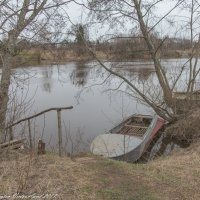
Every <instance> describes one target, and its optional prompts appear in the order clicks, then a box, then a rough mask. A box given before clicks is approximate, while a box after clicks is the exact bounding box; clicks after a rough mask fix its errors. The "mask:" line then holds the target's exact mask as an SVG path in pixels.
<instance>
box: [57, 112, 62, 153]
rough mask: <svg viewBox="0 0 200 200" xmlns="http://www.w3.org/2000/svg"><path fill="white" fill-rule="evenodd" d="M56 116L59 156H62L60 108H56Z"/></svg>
mask: <svg viewBox="0 0 200 200" xmlns="http://www.w3.org/2000/svg"><path fill="white" fill-rule="evenodd" d="M57 117H58V146H59V156H62V125H61V109H57Z"/></svg>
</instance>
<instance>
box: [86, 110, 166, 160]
mask: <svg viewBox="0 0 200 200" xmlns="http://www.w3.org/2000/svg"><path fill="white" fill-rule="evenodd" d="M164 123H165V120H164V119H162V118H161V117H159V116H158V115H154V116H150V115H139V114H135V115H132V116H130V117H128V118H127V119H125V120H123V121H122V122H121V123H120V124H118V125H117V126H115V127H114V128H113V129H111V130H110V131H109V132H108V133H106V134H101V135H99V136H97V137H96V138H95V139H94V140H93V141H92V143H91V146H90V151H91V152H92V153H93V154H95V155H101V156H103V157H107V158H112V159H116V160H124V161H128V162H135V161H137V160H138V159H139V158H140V157H141V156H142V155H143V154H144V152H145V151H146V150H147V148H148V147H149V145H150V143H151V141H152V140H153V139H154V137H155V136H156V135H157V133H158V132H159V130H160V129H161V128H162V127H163V125H164Z"/></svg>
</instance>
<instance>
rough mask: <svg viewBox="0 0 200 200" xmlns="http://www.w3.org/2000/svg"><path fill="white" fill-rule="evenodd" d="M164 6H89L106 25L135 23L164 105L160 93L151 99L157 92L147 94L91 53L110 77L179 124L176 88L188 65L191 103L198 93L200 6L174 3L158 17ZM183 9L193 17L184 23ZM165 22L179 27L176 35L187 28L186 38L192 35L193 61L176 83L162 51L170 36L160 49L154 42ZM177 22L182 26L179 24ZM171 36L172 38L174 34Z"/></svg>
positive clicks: (136, 0) (136, 2)
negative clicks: (144, 44) (196, 83)
mask: <svg viewBox="0 0 200 200" xmlns="http://www.w3.org/2000/svg"><path fill="white" fill-rule="evenodd" d="M161 2H162V3H163V2H165V1H162V0H151V1H145V0H122V1H119V0H117V1H112V0H108V1H107V0H105V1H102V0H91V1H89V4H88V7H89V9H90V10H91V15H92V16H93V17H94V16H96V17H97V19H98V20H99V21H100V22H101V23H103V22H105V21H106V22H110V23H111V24H112V26H119V25H121V24H122V25H123V26H125V25H126V21H127V20H128V21H130V22H131V25H132V29H133V28H134V30H135V31H136V32H139V33H141V35H142V36H141V39H143V40H144V41H145V43H146V46H147V49H148V51H149V54H150V56H151V60H152V62H153V65H154V68H155V73H156V77H157V79H158V86H159V87H158V88H157V89H160V93H159V95H160V97H161V99H162V100H161V101H157V100H156V99H158V96H156V98H155V93H157V92H156V91H152V93H151V95H149V93H150V92H151V90H153V89H152V87H151V86H150V87H148V90H149V91H147V90H145V92H144V87H143V88H142V89H141V88H140V87H138V85H137V84H136V83H135V82H134V81H132V80H131V79H128V78H127V77H126V76H124V75H123V74H122V73H120V72H119V71H117V70H116V69H115V68H111V67H109V66H108V65H106V63H104V62H102V61H101V60H100V59H98V57H97V56H96V54H95V52H94V51H93V50H92V49H90V52H91V53H92V54H93V56H94V57H95V58H96V59H97V61H98V62H99V63H100V65H101V66H102V67H103V68H104V69H106V70H107V71H108V72H109V73H111V74H113V75H115V76H117V77H119V78H120V79H122V81H123V82H125V83H126V84H128V86H129V88H131V90H132V92H135V93H137V94H139V96H140V97H141V98H142V99H143V101H145V102H146V103H147V104H148V105H150V106H151V107H152V108H153V109H154V111H155V112H156V113H157V114H158V115H160V116H161V117H163V118H164V119H166V120H168V121H169V122H173V121H176V120H177V118H178V117H179V113H178V112H177V102H176V99H175V98H174V91H175V88H176V89H177V84H178V82H179V81H180V79H181V77H182V75H183V72H185V68H186V65H187V64H188V62H189V73H186V76H187V77H188V76H189V78H187V79H186V80H185V81H186V83H187V84H186V85H187V86H186V87H185V88H184V91H185V92H186V96H187V99H188V100H190V96H191V95H192V94H193V92H194V85H195V81H196V78H197V76H198V74H199V70H200V68H199V67H198V65H197V63H198V57H199V50H200V46H199V44H200V42H199V39H197V35H196V34H195V33H194V31H195V32H196V30H197V28H198V26H197V25H195V24H198V23H199V15H198V13H199V12H200V6H199V3H198V1H196V0H191V1H184V0H181V1H172V2H171V3H172V4H173V6H172V7H171V8H170V9H169V10H168V11H166V13H163V14H162V15H160V14H159V15H158V14H157V13H156V9H155V8H156V6H158V5H159V3H161ZM167 2H169V1H167ZM183 8H184V10H185V12H187V15H188V16H189V15H190V17H185V18H186V19H185V18H184V20H182V16H181V12H182V10H183ZM175 9H176V10H178V11H176V12H175V14H174V13H173V11H174V10H175ZM163 21H166V22H165V25H166V24H167V22H168V23H169V22H170V24H171V25H173V26H174V24H175V26H177V27H175V28H174V32H175V29H178V30H176V32H179V33H180V32H181V33H182V32H183V28H184V31H185V33H186V35H188V30H190V41H191V55H190V58H189V60H188V61H187V62H186V63H185V64H184V65H183V66H182V67H180V70H179V73H177V74H173V75H174V76H175V77H174V78H173V80H172V79H171V78H170V77H169V76H168V74H167V72H166V69H165V66H164V65H163V64H162V62H161V57H160V48H161V47H162V45H163V44H164V42H165V39H166V38H167V37H168V36H167V34H169V33H165V35H164V36H163V40H162V41H161V42H160V44H159V45H157V44H156V43H155V41H154V39H153V38H152V32H153V31H155V30H156V29H158V30H159V29H160V27H161V25H160V24H161V23H163ZM177 21H179V22H178V23H177ZM185 21H187V23H185ZM188 25H189V29H188ZM129 26H130V24H129ZM178 27H179V28H178ZM172 30H173V27H172ZM170 34H172V32H171V33H170ZM152 94H154V95H152ZM157 95H158V93H157Z"/></svg>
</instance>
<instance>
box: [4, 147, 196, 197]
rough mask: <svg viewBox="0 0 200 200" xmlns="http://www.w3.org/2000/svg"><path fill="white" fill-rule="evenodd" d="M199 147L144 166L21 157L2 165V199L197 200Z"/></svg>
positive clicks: (49, 156) (85, 159)
mask: <svg viewBox="0 0 200 200" xmlns="http://www.w3.org/2000/svg"><path fill="white" fill-rule="evenodd" d="M199 166H200V147H199V144H198V145H194V146H193V147H190V148H189V149H186V150H182V151H179V152H174V153H173V155H171V156H168V157H162V158H159V159H157V160H154V161H152V162H150V163H148V164H128V163H125V162H118V161H113V160H107V159H103V158H99V157H94V156H84V157H78V158H75V159H73V160H71V159H69V158H65V157H64V158H59V157H58V156H56V155H52V154H47V155H44V156H39V157H37V156H34V155H32V156H30V155H24V156H20V157H19V158H18V159H14V160H13V159H10V160H4V161H1V162H0V171H1V176H0V194H1V195H2V194H4V195H10V194H14V193H16V192H20V193H21V194H25V195H27V194H34V193H36V194H38V195H39V194H47V193H48V194H57V195H59V197H60V198H58V196H57V198H56V199H70V200H71V199H76V200H79V199H86V200H87V199H99V200H102V199H105V200H106V199H108V200H110V199H116V200H117V199H119V200H131V199H132V200H134V199H135V200H159V199H160V200H171V199H177V200H178V199H180V200H183V199H187V200H189V199H191V200H193V199H194V200H197V199H200V188H199V185H200V168H199Z"/></svg>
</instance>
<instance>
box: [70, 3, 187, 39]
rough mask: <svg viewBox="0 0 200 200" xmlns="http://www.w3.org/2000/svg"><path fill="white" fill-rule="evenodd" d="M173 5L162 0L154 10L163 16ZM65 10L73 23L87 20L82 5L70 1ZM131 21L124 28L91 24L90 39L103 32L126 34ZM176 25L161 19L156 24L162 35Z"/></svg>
mask: <svg viewBox="0 0 200 200" xmlns="http://www.w3.org/2000/svg"><path fill="white" fill-rule="evenodd" d="M174 5H175V2H173V1H169V0H168V1H166V0H164V1H163V2H160V3H159V4H158V5H157V7H156V9H155V12H156V14H157V15H159V16H164V15H165V14H166V13H167V12H168V11H170V10H171V9H172V8H173V7H174ZM67 12H68V14H69V16H70V19H71V21H72V22H73V23H74V24H77V23H83V24H84V23H86V21H87V20H86V17H87V13H88V11H87V9H85V8H83V6H80V5H77V4H75V3H70V4H69V5H68V9H67ZM180 12H181V10H180V9H178V10H177V9H175V10H173V11H172V12H171V13H170V14H171V15H173V16H175V15H178V14H180ZM181 15H188V14H187V13H186V12H183V13H181ZM176 20H177V21H179V25H180V20H178V18H176ZM153 21H154V22H155V23H156V22H157V19H155V20H153ZM154 22H153V23H154ZM131 23H132V22H129V23H127V24H126V29H125V30H123V29H119V28H118V27H116V28H114V29H113V30H110V29H109V30H108V28H109V26H106V25H105V26H104V27H103V28H102V27H101V26H93V27H92V28H90V29H89V33H90V39H96V38H98V37H99V36H101V35H104V34H105V33H116V34H117V33H126V34H128V31H127V30H128V29H131V28H133V26H132V24H131ZM177 27H178V26H174V27H173V28H172V27H169V25H168V24H167V23H166V22H164V21H163V22H162V23H159V26H157V31H159V32H160V33H162V34H164V35H170V36H172V35H174V33H175V32H176V31H177ZM184 34H185V33H184ZM178 36H181V37H183V32H179V33H178V34H177V37H178Z"/></svg>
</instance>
